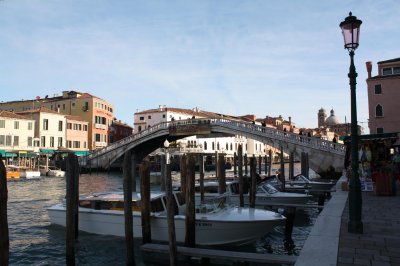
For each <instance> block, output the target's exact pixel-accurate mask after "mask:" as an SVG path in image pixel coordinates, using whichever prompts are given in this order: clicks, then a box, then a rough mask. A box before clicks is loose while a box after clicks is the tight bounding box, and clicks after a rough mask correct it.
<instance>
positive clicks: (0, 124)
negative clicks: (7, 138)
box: [0, 120, 6, 128]
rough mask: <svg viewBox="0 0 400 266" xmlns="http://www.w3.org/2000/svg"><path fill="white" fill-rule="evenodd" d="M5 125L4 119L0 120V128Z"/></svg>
mask: <svg viewBox="0 0 400 266" xmlns="http://www.w3.org/2000/svg"><path fill="white" fill-rule="evenodd" d="M5 127H6V120H0V128H5Z"/></svg>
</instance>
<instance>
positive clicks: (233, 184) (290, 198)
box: [195, 181, 313, 208]
mask: <svg viewBox="0 0 400 266" xmlns="http://www.w3.org/2000/svg"><path fill="white" fill-rule="evenodd" d="M218 185H219V184H218V182H217V181H206V182H204V197H205V199H210V198H213V197H216V196H218V195H220V194H219V193H218ZM195 191H196V197H198V198H199V197H200V184H196V187H195ZM226 194H227V195H228V196H229V197H230V202H231V203H232V204H234V205H236V206H239V204H240V196H239V182H238V181H227V182H226ZM243 198H244V204H245V205H249V202H250V200H249V192H248V188H245V189H244V195H243ZM312 198H313V197H312V196H311V195H307V194H303V193H288V192H281V191H279V190H278V189H276V188H275V187H273V186H272V185H270V184H269V183H267V182H261V183H259V184H258V185H257V191H256V202H255V205H256V207H257V208H265V207H268V206H269V205H268V204H273V205H277V204H306V203H307V202H309V201H310V200H312Z"/></svg>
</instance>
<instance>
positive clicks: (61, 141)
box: [57, 137, 63, 147]
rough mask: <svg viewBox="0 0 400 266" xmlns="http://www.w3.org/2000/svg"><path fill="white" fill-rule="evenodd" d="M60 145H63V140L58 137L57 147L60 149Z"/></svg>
mask: <svg viewBox="0 0 400 266" xmlns="http://www.w3.org/2000/svg"><path fill="white" fill-rule="evenodd" d="M62 145H63V138H62V137H58V143H57V147H62Z"/></svg>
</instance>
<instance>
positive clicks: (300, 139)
mask: <svg viewBox="0 0 400 266" xmlns="http://www.w3.org/2000/svg"><path fill="white" fill-rule="evenodd" d="M199 124H210V125H211V126H212V125H216V126H222V127H226V128H230V129H233V130H237V131H239V132H238V133H240V132H241V131H242V132H243V131H245V132H248V133H251V134H255V135H257V136H260V137H268V138H271V139H274V140H280V141H283V142H289V143H292V144H296V145H300V146H304V147H309V148H314V149H318V150H325V151H329V152H333V153H336V154H340V155H343V154H344V153H345V151H346V147H345V145H342V144H339V143H333V142H331V141H327V140H323V139H319V138H315V137H308V136H304V135H298V134H295V133H292V132H286V131H282V130H277V129H275V128H270V127H265V126H259V125H255V124H252V123H248V122H240V121H234V120H229V119H187V120H178V121H168V122H161V123H159V124H157V125H154V126H152V127H150V128H147V129H144V130H142V131H140V132H138V133H136V134H133V135H131V136H129V137H126V138H124V139H121V140H119V141H117V142H114V143H112V144H110V145H108V146H107V147H105V148H103V149H100V150H96V151H94V152H92V153H91V154H89V155H88V159H89V160H90V159H93V158H95V157H98V156H100V155H102V154H105V153H107V152H110V151H113V150H115V149H118V148H120V147H121V146H125V145H127V144H130V143H132V142H134V141H136V140H138V139H141V138H143V137H146V136H148V135H150V134H153V133H155V132H158V131H160V130H163V129H167V128H169V127H172V126H173V127H176V126H178V127H179V126H188V125H199Z"/></svg>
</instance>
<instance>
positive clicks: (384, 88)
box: [366, 58, 400, 134]
mask: <svg viewBox="0 0 400 266" xmlns="http://www.w3.org/2000/svg"><path fill="white" fill-rule="evenodd" d="M366 65H367V72H368V79H367V85H368V106H369V130H370V133H371V134H376V133H390V132H400V58H395V59H390V60H386V61H381V62H378V75H377V76H374V77H372V75H371V72H372V63H371V62H367V63H366Z"/></svg>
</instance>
